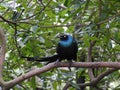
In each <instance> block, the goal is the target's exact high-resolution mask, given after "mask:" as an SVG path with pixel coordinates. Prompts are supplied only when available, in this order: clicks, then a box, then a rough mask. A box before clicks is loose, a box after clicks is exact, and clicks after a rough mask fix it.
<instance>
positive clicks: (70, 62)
mask: <svg viewBox="0 0 120 90" xmlns="http://www.w3.org/2000/svg"><path fill="white" fill-rule="evenodd" d="M71 65H72V61H69V67H68V69H69V70H70V71H71Z"/></svg>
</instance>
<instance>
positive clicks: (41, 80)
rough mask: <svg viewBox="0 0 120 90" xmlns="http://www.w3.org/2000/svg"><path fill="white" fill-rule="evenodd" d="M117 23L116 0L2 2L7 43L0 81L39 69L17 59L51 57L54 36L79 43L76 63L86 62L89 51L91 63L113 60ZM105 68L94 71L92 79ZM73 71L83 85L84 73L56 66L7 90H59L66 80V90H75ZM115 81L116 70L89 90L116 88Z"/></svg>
mask: <svg viewBox="0 0 120 90" xmlns="http://www.w3.org/2000/svg"><path fill="white" fill-rule="evenodd" d="M119 24H120V1H119V0H14V1H12V0H3V1H2V2H1V3H0V25H1V26H2V28H4V30H5V33H6V42H7V53H6V61H5V63H4V72H3V78H4V80H6V81H8V80H12V79H14V78H16V77H18V76H20V75H21V74H24V73H26V72H28V71H30V70H31V69H32V68H34V67H42V66H44V65H45V63H44V62H43V63H38V62H30V61H26V60H25V59H23V58H21V55H23V56H39V57H44V56H50V55H53V54H55V47H56V45H57V42H58V39H56V36H57V35H58V34H59V33H60V34H62V33H70V34H73V35H74V36H75V38H76V39H77V41H78V45H79V52H78V61H85V62H88V61H89V59H88V58H87V57H89V56H88V48H89V47H92V52H91V56H92V60H94V61H107V62H111V61H113V62H115V61H119V59H120V58H119V55H120V54H119V51H120V46H119V44H120V42H119V41H120V36H119V35H120V30H119V29H120V25H119ZM91 43H94V44H91ZM84 56H85V57H84ZM106 70H107V68H101V69H98V68H97V69H95V70H94V75H95V77H97V76H98V75H99V74H101V73H102V72H105V71H106ZM76 73H79V74H80V75H84V76H85V78H86V79H85V82H89V81H90V78H89V75H88V69H81V68H80V69H77V70H76V69H75V68H72V71H71V72H70V71H69V70H68V69H66V68H57V69H54V70H51V71H49V72H46V73H43V74H41V75H38V76H35V77H32V78H30V79H28V80H25V81H24V82H21V83H19V84H17V85H16V86H15V87H13V89H15V90H18V89H23V90H24V89H31V88H32V90H35V89H36V88H43V89H47V90H62V89H63V87H64V86H65V84H66V82H69V83H70V84H71V86H72V87H70V89H69V90H75V88H78V85H77V84H76V83H75V82H76ZM119 77H120V75H119V71H116V72H114V73H112V74H110V75H107V76H106V77H104V78H103V79H102V80H101V81H99V83H98V85H96V87H93V88H98V87H99V88H102V89H103V88H104V89H108V90H118V89H119V88H120V84H119V83H120V78H119ZM86 90H90V87H87V88H86Z"/></svg>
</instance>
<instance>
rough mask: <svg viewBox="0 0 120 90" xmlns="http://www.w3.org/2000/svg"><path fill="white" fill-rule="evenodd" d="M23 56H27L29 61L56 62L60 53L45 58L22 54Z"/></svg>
mask: <svg viewBox="0 0 120 90" xmlns="http://www.w3.org/2000/svg"><path fill="white" fill-rule="evenodd" d="M22 58H27V60H28V61H38V62H47V63H51V62H54V61H56V60H57V59H58V55H57V54H56V55H53V56H49V57H43V58H39V57H38V56H36V57H25V56H22Z"/></svg>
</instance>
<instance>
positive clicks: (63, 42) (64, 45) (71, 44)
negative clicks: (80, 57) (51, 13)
mask: <svg viewBox="0 0 120 90" xmlns="http://www.w3.org/2000/svg"><path fill="white" fill-rule="evenodd" d="M57 37H58V38H59V39H60V41H59V42H58V44H57V47H56V54H55V55H52V56H47V57H43V58H40V59H39V58H38V57H35V58H32V57H29V58H28V60H35V61H39V62H46V61H47V63H51V62H54V61H58V62H60V61H62V60H65V59H66V60H67V61H69V62H72V60H74V61H76V59H77V51H78V44H77V41H76V40H75V38H73V36H71V35H69V34H63V35H60V36H57Z"/></svg>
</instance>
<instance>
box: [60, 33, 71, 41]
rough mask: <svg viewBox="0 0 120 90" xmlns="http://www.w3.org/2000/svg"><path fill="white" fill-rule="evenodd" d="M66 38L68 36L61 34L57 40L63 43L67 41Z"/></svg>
mask: <svg viewBox="0 0 120 90" xmlns="http://www.w3.org/2000/svg"><path fill="white" fill-rule="evenodd" d="M68 37H69V35H67V34H63V35H60V36H59V37H58V38H60V40H61V41H65V40H68Z"/></svg>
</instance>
